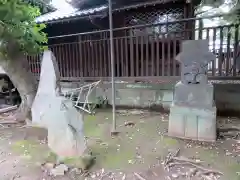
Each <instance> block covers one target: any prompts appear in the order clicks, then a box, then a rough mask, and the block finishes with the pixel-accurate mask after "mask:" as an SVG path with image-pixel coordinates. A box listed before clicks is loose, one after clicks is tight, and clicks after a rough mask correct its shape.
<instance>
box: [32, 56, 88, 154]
mask: <svg viewBox="0 0 240 180" xmlns="http://www.w3.org/2000/svg"><path fill="white" fill-rule="evenodd" d="M59 81H60V73H59V69H58V66H57V62H56V59H55V57H54V55H53V54H52V52H51V51H45V52H44V54H43V59H42V64H41V74H40V81H39V85H38V90H37V94H36V97H35V100H34V102H33V105H32V109H31V111H32V122H33V124H36V125H38V126H41V127H45V128H46V129H47V130H48V145H49V147H50V148H51V149H52V151H53V152H55V153H56V154H57V155H58V156H59V158H66V157H78V156H82V155H83V153H84V151H85V150H86V143H85V138H84V135H83V114H81V113H80V112H78V111H77V110H76V109H75V108H74V106H73V104H72V101H71V100H68V99H65V97H63V96H60V92H61V87H60V83H59Z"/></svg>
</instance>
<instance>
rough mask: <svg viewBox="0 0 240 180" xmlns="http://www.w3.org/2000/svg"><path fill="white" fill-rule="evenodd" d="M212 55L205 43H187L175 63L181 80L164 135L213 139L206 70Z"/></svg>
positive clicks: (211, 102)
mask: <svg viewBox="0 0 240 180" xmlns="http://www.w3.org/2000/svg"><path fill="white" fill-rule="evenodd" d="M214 59H215V56H214V54H213V53H211V52H209V49H208V40H188V41H184V42H183V43H182V52H181V53H180V54H178V55H177V57H176V60H178V61H179V62H180V63H181V81H180V82H178V83H177V84H176V85H175V91H174V98H173V102H172V105H171V107H170V115H169V124H168V135H169V136H173V137H178V138H184V139H192V140H199V141H212V142H213V141H215V140H216V106H215V103H214V100H213V85H212V84H210V83H208V79H207V67H208V63H209V62H211V61H213V60H214Z"/></svg>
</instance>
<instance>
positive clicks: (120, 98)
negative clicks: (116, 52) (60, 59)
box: [62, 82, 240, 116]
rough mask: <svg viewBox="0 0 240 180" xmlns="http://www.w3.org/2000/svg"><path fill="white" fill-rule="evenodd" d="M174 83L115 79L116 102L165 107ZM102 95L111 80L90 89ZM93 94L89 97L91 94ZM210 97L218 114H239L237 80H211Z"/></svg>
mask: <svg viewBox="0 0 240 180" xmlns="http://www.w3.org/2000/svg"><path fill="white" fill-rule="evenodd" d="M174 85H175V83H162V84H144V83H133V84H132V83H116V89H117V90H116V104H117V105H118V106H121V107H130V108H154V109H155V110H159V111H162V110H165V111H168V110H169V106H170V104H171V102H172V100H173V90H174ZM62 86H63V91H66V90H69V89H72V88H77V87H79V86H80V84H79V83H68V82H62ZM102 95H104V96H106V97H107V99H108V102H109V104H111V101H112V97H111V84H110V83H103V84H102V85H101V87H98V88H97V89H96V91H94V92H93V96H94V97H96V96H102ZM94 97H93V98H94ZM214 99H215V103H216V106H217V109H218V113H219V114H221V115H229V116H235V115H240V84H228V83H222V84H221V83H218V84H214Z"/></svg>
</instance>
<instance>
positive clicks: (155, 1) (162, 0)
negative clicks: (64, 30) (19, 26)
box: [36, 0, 183, 23]
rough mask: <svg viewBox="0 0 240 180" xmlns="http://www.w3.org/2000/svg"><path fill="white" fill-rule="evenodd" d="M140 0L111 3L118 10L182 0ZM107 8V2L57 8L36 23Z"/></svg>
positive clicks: (75, 16) (49, 21)
mask: <svg viewBox="0 0 240 180" xmlns="http://www.w3.org/2000/svg"><path fill="white" fill-rule="evenodd" d="M140 1H143V0H131V2H135V4H128V5H121V6H120V5H117V4H116V3H115V4H113V11H114V12H115V11H119V10H126V9H132V8H138V7H142V6H145V7H146V6H151V5H155V4H164V3H168V2H178V1H183V0H151V1H150V0H144V2H142V3H140ZM107 9H108V4H105V5H102V6H98V7H94V8H88V9H82V10H57V11H54V12H51V13H47V14H44V15H42V16H39V17H37V18H36V22H37V23H54V22H57V21H61V20H68V19H69V20H72V19H75V18H78V17H84V16H89V15H93V14H96V13H100V12H103V11H106V10H107Z"/></svg>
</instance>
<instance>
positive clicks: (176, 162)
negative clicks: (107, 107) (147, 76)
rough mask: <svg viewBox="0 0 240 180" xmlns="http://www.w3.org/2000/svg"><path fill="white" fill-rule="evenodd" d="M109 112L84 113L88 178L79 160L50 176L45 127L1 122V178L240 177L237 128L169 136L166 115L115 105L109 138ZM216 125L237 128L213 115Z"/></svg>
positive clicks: (232, 179)
mask: <svg viewBox="0 0 240 180" xmlns="http://www.w3.org/2000/svg"><path fill="white" fill-rule="evenodd" d="M111 117H112V115H111V112H110V111H105V112H98V113H97V114H96V115H95V116H90V115H86V116H85V124H84V125H85V127H84V128H85V135H86V138H87V142H88V146H89V148H90V149H91V151H92V153H93V155H94V156H95V157H96V164H95V165H94V166H93V167H92V169H90V172H89V175H88V176H87V177H85V176H83V174H82V172H81V171H80V170H79V169H78V168H77V167H78V164H75V165H74V166H75V167H72V166H70V165H69V167H70V169H69V170H68V172H67V173H66V175H64V176H58V177H52V176H50V175H49V173H48V171H47V170H46V169H45V168H43V166H42V164H44V163H46V162H51V163H52V162H53V161H55V159H54V157H53V156H51V152H50V151H49V149H48V148H47V145H46V143H45V140H46V131H45V130H42V129H40V128H32V127H31V128H30V127H28V128H27V127H22V126H21V125H14V126H12V127H6V126H4V127H0V134H1V136H0V169H1V172H0V180H52V179H58V180H81V179H83V180H85V179H89V180H90V179H97V180H108V179H109V180H110V179H115V180H125V179H126V180H134V179H136V180H165V179H166V180H173V179H180V180H185V179H186V180H189V179H192V180H198V179H205V180H210V179H213V180H214V179H220V180H240V137H239V136H237V132H235V134H233V133H229V132H227V134H225V135H224V136H223V135H221V136H220V137H221V138H220V139H219V140H218V141H217V142H216V143H200V142H191V141H184V140H179V139H173V138H170V137H167V136H166V132H167V124H168V116H167V115H166V114H160V113H155V112H148V111H141V110H128V111H127V110H121V111H120V110H119V111H118V114H117V122H118V130H119V132H120V134H119V135H118V136H117V137H114V138H113V137H111V136H110V129H111ZM218 124H219V126H222V125H224V126H226V125H231V126H234V127H238V128H240V120H239V119H237V118H218ZM175 152H178V153H177V154H176V156H174V153H175ZM71 165H72V164H71Z"/></svg>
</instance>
